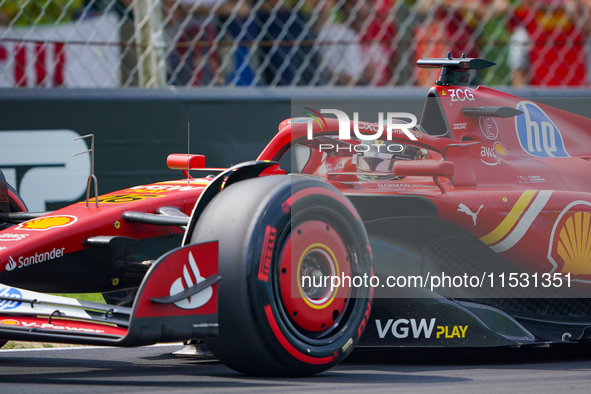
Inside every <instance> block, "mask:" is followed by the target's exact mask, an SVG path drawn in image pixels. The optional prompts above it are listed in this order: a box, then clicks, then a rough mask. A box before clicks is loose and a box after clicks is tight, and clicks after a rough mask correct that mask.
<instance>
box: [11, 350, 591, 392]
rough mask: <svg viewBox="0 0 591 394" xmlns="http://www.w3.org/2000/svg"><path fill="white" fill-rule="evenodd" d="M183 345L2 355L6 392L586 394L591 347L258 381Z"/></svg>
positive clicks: (412, 357) (390, 363) (590, 386)
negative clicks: (180, 353)
mask: <svg viewBox="0 0 591 394" xmlns="http://www.w3.org/2000/svg"><path fill="white" fill-rule="evenodd" d="M180 348H181V346H179V345H166V346H162V345H159V346H153V347H144V348H132V349H119V348H95V347H88V348H57V349H27V350H0V392H1V393H3V394H4V393H38V392H39V393H41V392H42V393H129V392H145V393H153V392H159V393H161V392H166V393H177V392H208V393H209V392H215V393H228V392H244V393H277V392H280V393H282V394H284V393H295V392H297V393H300V392H322V393H330V392H338V393H360V392H363V393H368V392H404V393H413V392H420V393H425V392H427V393H429V392H437V393H454V394H457V393H475V392H486V393H494V392H503V393H506V392H512V393H515V392H517V393H531V392H535V393H557V392H561V393H571V392H580V393H589V392H590V391H591V347H590V346H584V347H576V348H575V347H572V346H570V347H555V348H550V349H548V348H535V349H487V350H486V349H485V350H483V349H480V350H469V351H466V350H453V349H435V350H429V351H424V350H422V351H416V350H397V351H392V350H390V351H379V352H378V351H371V352H357V353H354V354H353V355H352V356H351V357H350V358H349V359H348V360H347V361H345V363H343V364H341V365H340V366H338V367H336V368H334V369H332V370H330V371H328V372H325V373H322V374H320V375H317V376H314V377H309V378H305V379H303V378H299V379H285V378H272V379H271V378H255V377H248V376H244V375H241V374H238V373H236V372H234V371H232V370H230V369H228V368H226V367H225V366H223V365H222V364H220V363H218V362H216V361H207V362H206V361H198V360H195V359H182V358H178V357H176V356H173V355H172V354H171V353H172V352H173V351H175V350H178V349H180Z"/></svg>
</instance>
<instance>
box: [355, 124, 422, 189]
mask: <svg viewBox="0 0 591 394" xmlns="http://www.w3.org/2000/svg"><path fill="white" fill-rule="evenodd" d="M417 131H419V132H421V129H420V128H417ZM364 145H365V146H366V147H367V148H366V149H364V150H360V151H359V152H358V153H357V154H356V156H357V158H356V161H357V173H358V175H357V178H358V179H359V180H361V181H377V180H397V179H402V178H404V177H400V176H395V175H394V174H393V169H394V162H395V161H396V160H422V159H425V158H426V157H428V155H429V151H427V150H426V149H421V148H418V147H416V146H412V145H406V144H400V143H397V142H390V141H382V140H375V141H371V143H364ZM364 173H366V174H364ZM382 173H383V175H382Z"/></svg>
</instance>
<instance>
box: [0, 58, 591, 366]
mask: <svg viewBox="0 0 591 394" xmlns="http://www.w3.org/2000/svg"><path fill="white" fill-rule="evenodd" d="M418 65H419V67H426V68H437V69H441V74H440V76H439V79H438V80H437V82H436V84H435V85H434V86H433V87H432V88H431V89H430V90H429V92H428V96H427V100H426V103H425V106H424V109H423V113H422V116H421V117H420V121H419V122H413V120H412V119H410V118H412V117H409V118H405V119H394V118H390V117H384V118H385V119H381V121H378V122H362V121H359V120H357V119H353V120H351V119H350V118H347V119H345V120H344V118H343V117H342V116H340V117H339V116H337V117H336V118H335V117H332V116H329V115H330V114H333V115H334V114H337V115H338V114H339V113H338V112H337V111H335V110H334V109H333V110H332V112H331V111H329V110H324V111H323V109H321V108H316V109H313V108H308V109H307V111H308V113H309V114H310V116H306V117H294V118H291V119H287V120H285V121H283V122H282V123H281V124H280V125H279V131H278V133H277V134H276V135H275V136H274V138H272V139H271V141H270V142H269V143H268V145H267V146H266V147H265V148H264V150H263V151H262V152H261V153H260V155H259V156H258V158H257V159H256V160H254V161H251V162H245V163H241V164H238V165H234V166H232V167H230V168H226V169H208V168H207V167H206V166H205V158H204V156H202V155H190V154H172V155H170V156H169V157H168V166H169V167H170V168H172V169H176V170H179V171H182V172H183V173H184V175H183V177H179V178H181V179H179V180H176V181H164V182H160V183H154V184H149V185H140V186H134V187H129V188H126V189H123V190H119V191H116V192H112V193H107V194H103V195H100V196H94V197H91V196H90V194H91V193H90V192H91V190H92V187H91V186H92V185H93V181H94V180H93V177H92V176H91V178H89V187H88V191H87V196H86V200H85V201H81V202H77V203H74V204H71V205H69V206H66V207H64V208H61V209H58V210H56V211H53V212H28V211H27V208H26V204H25V202H24V201H22V198H21V197H20V196H19V195H18V193H17V192H16V190H15V189H14V188H12V187H11V186H10V185H8V184H7V182H6V181H5V180H4V176H2V177H1V178H0V228H1V231H0V282H1V283H2V284H1V285H0V340H2V341H7V340H24V341H51V342H64V343H74V344H92V345H108V346H140V345H148V344H154V343H158V342H177V341H187V340H191V339H194V340H199V341H202V342H203V343H204V344H205V345H206V346H207V348H208V349H209V350H210V351H211V352H212V353H213V354H214V355H215V357H216V358H218V359H219V360H221V361H222V362H223V363H224V364H226V365H227V366H228V367H230V368H233V369H235V370H236V371H240V372H243V373H246V374H254V375H266V376H303V375H310V374H315V373H319V372H322V371H325V370H327V369H329V368H331V367H333V366H335V365H337V364H338V363H340V362H341V361H343V359H345V357H346V356H347V355H349V354H350V353H351V352H352V351H353V350H354V349H361V348H392V349H393V350H392V351H395V349H396V348H400V347H472V348H478V347H503V346H506V347H519V346H523V347H525V346H540V345H543V346H547V345H550V344H556V343H573V344H576V343H580V342H584V341H588V340H589V339H591V303H590V302H589V298H588V295H589V294H590V291H591V286H590V284H591V182H590V181H589V179H590V178H589V177H590V174H591V162H590V160H591V132H590V130H591V121H590V120H589V119H587V118H585V117H582V116H579V115H575V114H572V113H569V112H566V111H564V110H560V109H556V108H552V107H549V106H546V105H543V104H539V103H536V102H534V101H530V100H527V99H522V98H519V97H515V96H512V95H509V94H506V93H503V92H499V91H496V90H493V89H490V88H487V87H483V86H478V87H476V86H471V85H469V84H468V79H469V75H470V72H471V70H477V69H482V68H485V67H488V66H490V65H492V63H491V62H488V61H486V60H483V59H470V58H465V57H462V58H452V57H451V56H448V57H447V58H442V59H423V60H420V61H419V62H418ZM409 119H410V121H409ZM415 123H416V124H415ZM197 171H199V172H200V174H204V176H203V177H196V178H194V177H192V174H193V175H194V174H196V173H197ZM205 174H207V175H205ZM95 190H96V188H95ZM95 194H96V193H95ZM56 293H58V294H64V293H102V294H103V295H104V298H105V301H106V303H105V304H103V303H94V302H87V301H80V300H77V299H75V298H70V297H63V296H58V295H55V294H56Z"/></svg>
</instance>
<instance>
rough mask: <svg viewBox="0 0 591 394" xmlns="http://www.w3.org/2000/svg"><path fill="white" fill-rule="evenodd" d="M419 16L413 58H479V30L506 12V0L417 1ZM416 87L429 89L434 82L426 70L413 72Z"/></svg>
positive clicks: (431, 75)
mask: <svg viewBox="0 0 591 394" xmlns="http://www.w3.org/2000/svg"><path fill="white" fill-rule="evenodd" d="M417 7H418V8H417V10H418V12H419V14H420V15H421V16H422V21H421V23H420V24H419V25H418V26H417V27H416V29H415V39H416V41H417V47H416V52H415V58H416V59H420V58H427V57H445V56H446V54H447V52H451V53H452V55H453V56H454V57H460V56H461V55H462V54H466V56H467V57H479V56H480V51H479V42H478V40H477V36H478V34H479V29H477V27H479V26H480V27H482V26H484V25H485V24H487V23H488V22H489V21H490V20H491V18H493V17H495V16H498V15H503V14H505V13H507V11H508V10H509V3H508V0H462V1H459V0H418V2H417ZM416 79H417V84H418V85H426V86H430V85H432V84H433V82H434V80H435V78H434V75H433V73H432V72H430V71H429V70H422V69H417V71H416Z"/></svg>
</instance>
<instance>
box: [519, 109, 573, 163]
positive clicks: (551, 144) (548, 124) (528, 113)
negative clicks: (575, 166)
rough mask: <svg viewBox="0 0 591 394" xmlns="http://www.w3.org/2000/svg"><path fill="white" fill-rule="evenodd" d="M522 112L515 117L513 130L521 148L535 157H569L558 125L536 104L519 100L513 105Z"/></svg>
mask: <svg viewBox="0 0 591 394" xmlns="http://www.w3.org/2000/svg"><path fill="white" fill-rule="evenodd" d="M515 108H517V109H518V110H520V111H522V112H523V113H522V114H520V115H518V116H516V117H515V130H516V131H517V138H518V139H519V143H520V144H521V148H522V149H523V150H524V151H526V152H527V153H529V154H530V155H532V156H536V157H569V156H570V155H569V154H568V153H567V152H566V149H565V147H564V141H563V139H562V135H561V134H560V131H559V130H558V127H556V125H555V124H554V122H552V120H550V118H549V117H548V115H546V113H545V112H544V111H543V110H542V108H540V107H539V106H538V105H537V104H535V103H532V102H531V101H520V102H519V103H518V104H517V106H516V107H515Z"/></svg>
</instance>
